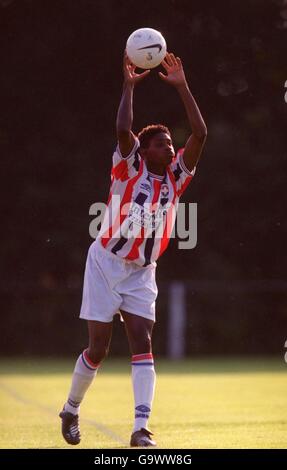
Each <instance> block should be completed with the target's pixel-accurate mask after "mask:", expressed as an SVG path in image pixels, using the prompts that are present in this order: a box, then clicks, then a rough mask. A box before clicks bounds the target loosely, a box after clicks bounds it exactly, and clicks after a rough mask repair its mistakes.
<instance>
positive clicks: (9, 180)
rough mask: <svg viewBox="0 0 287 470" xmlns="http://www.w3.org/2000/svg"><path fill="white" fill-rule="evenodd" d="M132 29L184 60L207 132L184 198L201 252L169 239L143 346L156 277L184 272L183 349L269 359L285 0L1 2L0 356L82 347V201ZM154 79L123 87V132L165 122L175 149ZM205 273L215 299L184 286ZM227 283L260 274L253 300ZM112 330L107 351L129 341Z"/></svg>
mask: <svg viewBox="0 0 287 470" xmlns="http://www.w3.org/2000/svg"><path fill="white" fill-rule="evenodd" d="M143 26H149V27H153V28H155V29H159V30H160V31H161V32H162V33H163V35H164V36H165V38H166V40H167V43H168V48H169V50H170V51H174V52H175V53H176V54H177V55H179V56H180V57H181V58H182V60H183V63H184V67H185V71H186V75H187V78H188V81H189V83H190V87H191V90H192V91H193V93H194V95H195V97H196V99H197V101H198V103H199V105H200V108H201V111H202V114H203V116H204V118H205V120H206V123H207V126H208V132H209V135H208V141H207V144H206V148H205V151H204V154H203V156H202V160H201V162H200V164H199V166H198V170H197V175H196V178H195V179H194V181H193V183H192V185H191V186H190V188H189V189H188V191H187V192H186V194H185V196H184V199H183V200H184V201H193V202H197V203H198V245H197V247H196V248H195V249H194V250H190V251H188V250H178V249H177V242H176V241H172V242H171V244H170V247H169V250H168V251H167V252H166V253H165V255H164V256H163V257H162V258H161V259H160V261H159V263H158V275H157V277H158V281H159V284H160V285H161V286H162V292H163V294H162V297H160V298H159V304H158V318H159V323H158V325H159V327H160V328H159V329H158V331H157V333H156V335H157V336H156V338H157V339H156V348H157V349H158V351H159V352H162V353H164V351H165V338H166V309H167V303H166V300H165V299H166V295H167V291H168V281H172V280H174V279H182V280H185V281H186V285H187V286H188V292H189V293H188V307H189V318H190V321H189V327H190V328H189V329H188V338H189V342H188V352H191V353H193V352H200V353H205V352H219V353H222V352H274V353H275V352H277V353H280V354H281V351H282V348H283V345H284V338H285V336H286V337H287V314H286V308H287V296H286V292H284V289H285V283H284V282H285V279H286V265H287V263H286V262H287V260H286V208H287V198H286V195H285V188H286V169H287V164H286V116H287V103H286V102H285V100H284V95H285V92H286V91H287V88H285V81H286V80H287V64H286V43H287V42H286V40H287V5H286V2H284V1H283V0H276V1H271V0H270V1H263V0H246V1H239V0H231V1H227V0H222V1H220V2H214V1H204V0H203V1H201V2H199V1H198V2H197V1H192V2H191V1H187V0H179V1H177V0H174V1H172V0H167V1H158V2H152V1H149V0H147V1H143V2H135V1H131V0H127V1H116V0H105V1H104V0H73V1H71V0H50V1H48V0H46V1H45V0H0V55H1V73H0V100H1V101H0V102H1V112H0V151H1V159H0V162H1V170H2V171H1V175H2V185H1V186H2V188H1V189H2V198H1V206H2V210H1V222H2V223H1V227H2V241H1V248H0V249H1V271H2V272H1V312H2V328H1V329H2V340H1V351H2V352H3V353H6V354H7V353H15V354H19V353H21V354H25V353H26V354H30V353H49V354H52V353H59V352H66V353H70V352H75V351H76V350H77V348H78V347H81V345H82V344H84V343H85V325H84V324H83V322H79V320H78V319H77V316H78V311H79V307H80V302H81V287H82V276H83V271H84V264H85V256H86V253H87V249H88V246H89V244H90V242H91V241H92V240H91V238H90V236H89V232H88V229H89V224H90V222H91V220H92V217H91V216H90V215H89V207H90V205H91V204H92V203H94V202H97V201H103V202H105V201H106V199H107V194H108V187H109V181H110V165H111V155H112V153H113V149H114V146H115V144H116V140H115V117H116V112H117V107H118V104H119V100H120V95H121V86H122V71H121V62H122V52H123V49H124V47H125V42H126V39H127V37H128V35H129V34H130V33H131V32H132V31H133V30H135V29H137V28H139V27H143ZM158 70H159V69H156V70H154V71H152V73H151V75H150V76H149V77H148V79H146V80H145V81H144V82H143V83H141V84H140V85H139V86H138V87H137V89H136V92H135V120H134V130H135V131H136V132H137V131H139V130H140V129H141V128H142V127H143V126H145V125H147V124H149V123H155V122H163V123H164V124H167V125H168V126H169V127H170V129H171V130H172V132H173V136H174V141H175V144H176V146H182V145H183V144H184V142H185V139H186V138H187V137H188V135H189V132H190V129H189V127H188V122H187V119H186V116H185V112H184V109H183V106H182V104H181V102H180V99H179V97H178V96H177V94H176V91H175V90H174V89H172V88H171V87H168V86H167V85H166V84H165V83H163V82H162V81H161V80H160V79H159V78H158V76H157V72H158ZM214 280H216V281H222V284H220V285H221V288H220V289H219V290H218V292H217V293H216V294H214V292H209V291H208V290H207V291H205V292H203V291H200V289H199V290H197V289H196V288H194V289H193V287H192V286H193V283H192V282H193V281H194V282H196V283H199V284H195V285H200V282H201V281H202V282H203V283H204V282H206V281H214ZM234 281H240V282H242V285H243V286H244V285H245V284H244V283H246V282H247V281H258V283H259V282H260V283H261V284H262V281H265V283H263V284H264V285H266V291H263V292H262V291H261V290H259V291H258V290H257V291H256V286H257V284H256V283H254V286H255V291H254V292H253V290H252V289H251V290H250V289H249V291H248V292H246V291H244V289H243V291H241V290H240V289H239V290H238V289H237V290H236V289H235V290H236V291H235V293H232V288H231V290H230V291H228V288H229V289H230V286H232V283H233V282H234ZM225 283H226V284H225ZM261 284H260V285H261ZM224 285H226V287H227V292H226V293H225V292H224V288H223V290H222V286H224ZM252 285H253V284H252ZM258 285H259V284H258ZM270 286H271V288H270ZM282 286H283V287H282ZM228 292H229V293H228ZM242 292H243V293H242ZM119 335H120V340H118V342H115V346H114V348H115V349H114V351H115V352H116V353H119V352H121V351H125V347H126V346H122V344H123V343H122V337H121V333H119ZM63 337H64V338H65V340H64V341H63Z"/></svg>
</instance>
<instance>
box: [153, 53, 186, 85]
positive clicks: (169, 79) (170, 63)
mask: <svg viewBox="0 0 287 470" xmlns="http://www.w3.org/2000/svg"><path fill="white" fill-rule="evenodd" d="M161 65H162V66H163V68H164V69H165V70H166V72H167V75H165V74H163V73H162V72H159V76H160V78H161V79H162V80H164V81H165V82H166V83H169V84H170V85H173V86H175V87H178V86H180V85H184V84H186V78H185V74H184V70H183V66H182V62H181V60H180V58H179V57H175V55H174V54H172V53H169V52H167V54H166V56H165V58H164V59H163V61H162V62H161Z"/></svg>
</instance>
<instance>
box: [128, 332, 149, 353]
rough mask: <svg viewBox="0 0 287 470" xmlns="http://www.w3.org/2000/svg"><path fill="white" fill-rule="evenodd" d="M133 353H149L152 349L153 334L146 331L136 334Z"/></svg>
mask: <svg viewBox="0 0 287 470" xmlns="http://www.w3.org/2000/svg"><path fill="white" fill-rule="evenodd" d="M132 349H133V351H132V352H133V354H143V353H149V352H151V350H152V344H151V334H150V332H145V334H142V333H141V335H135V337H134V338H133V348H132Z"/></svg>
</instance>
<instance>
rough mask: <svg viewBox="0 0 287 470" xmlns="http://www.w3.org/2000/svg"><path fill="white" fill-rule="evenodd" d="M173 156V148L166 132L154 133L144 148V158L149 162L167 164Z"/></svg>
mask: <svg viewBox="0 0 287 470" xmlns="http://www.w3.org/2000/svg"><path fill="white" fill-rule="evenodd" d="M173 157H174V148H173V145H172V140H171V137H170V136H169V135H168V134H167V133H166V132H160V133H158V134H156V135H155V136H154V137H153V138H152V139H151V140H150V144H149V147H148V148H147V149H145V158H146V160H148V161H149V162H153V163H157V164H161V165H165V166H167V165H169V164H170V163H171V161H172V159H173Z"/></svg>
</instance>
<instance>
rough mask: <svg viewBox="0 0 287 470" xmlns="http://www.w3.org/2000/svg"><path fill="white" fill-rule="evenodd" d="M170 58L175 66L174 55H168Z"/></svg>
mask: <svg viewBox="0 0 287 470" xmlns="http://www.w3.org/2000/svg"><path fill="white" fill-rule="evenodd" d="M170 57H171V60H172V62H173V64H174V65H177V61H176V58H175V55H174V54H172V53H171V54H170Z"/></svg>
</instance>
